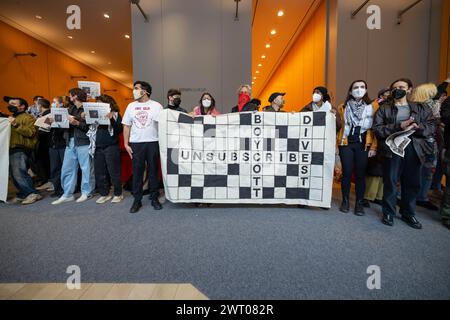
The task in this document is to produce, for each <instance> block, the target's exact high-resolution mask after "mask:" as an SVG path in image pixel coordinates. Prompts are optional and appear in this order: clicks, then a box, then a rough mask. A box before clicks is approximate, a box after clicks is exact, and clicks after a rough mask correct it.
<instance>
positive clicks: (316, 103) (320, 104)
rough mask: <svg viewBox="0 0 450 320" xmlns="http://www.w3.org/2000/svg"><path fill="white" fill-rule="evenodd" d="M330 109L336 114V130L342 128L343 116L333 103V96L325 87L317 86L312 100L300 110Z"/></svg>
mask: <svg viewBox="0 0 450 320" xmlns="http://www.w3.org/2000/svg"><path fill="white" fill-rule="evenodd" d="M317 111H330V112H332V113H334V114H335V115H336V132H339V130H341V117H340V116H339V115H338V114H337V110H336V108H334V107H333V106H332V105H331V97H330V95H329V94H328V89H327V88H325V87H316V88H314V90H313V96H312V101H311V102H310V103H308V104H307V105H306V106H304V107H303V109H302V110H300V112H317Z"/></svg>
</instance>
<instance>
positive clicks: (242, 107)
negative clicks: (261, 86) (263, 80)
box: [231, 84, 261, 113]
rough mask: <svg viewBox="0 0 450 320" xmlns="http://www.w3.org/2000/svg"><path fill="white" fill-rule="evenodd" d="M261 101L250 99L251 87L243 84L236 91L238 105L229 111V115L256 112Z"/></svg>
mask: <svg viewBox="0 0 450 320" xmlns="http://www.w3.org/2000/svg"><path fill="white" fill-rule="evenodd" d="M260 105H261V100H258V99H252V87H251V86H249V85H248V84H243V85H241V86H240V87H239V89H238V104H237V106H235V107H233V108H232V109H231V113H236V112H252V111H258V109H259V106H260Z"/></svg>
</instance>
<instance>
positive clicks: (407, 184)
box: [383, 142, 421, 216]
mask: <svg viewBox="0 0 450 320" xmlns="http://www.w3.org/2000/svg"><path fill="white" fill-rule="evenodd" d="M420 166H421V163H420V159H419V157H418V156H417V153H416V151H415V150H414V146H413V144H412V142H411V143H410V144H409V145H408V146H407V147H406V150H405V157H404V158H402V157H399V156H397V155H395V154H394V155H392V158H386V162H385V165H384V177H383V179H384V190H383V193H384V195H383V214H384V215H388V214H390V215H393V216H395V213H396V211H397V210H396V204H397V183H398V181H399V180H400V185H401V189H402V199H401V205H400V213H401V214H402V215H404V216H414V215H415V212H416V198H417V193H418V192H419V189H420Z"/></svg>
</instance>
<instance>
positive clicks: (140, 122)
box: [122, 81, 163, 213]
mask: <svg viewBox="0 0 450 320" xmlns="http://www.w3.org/2000/svg"><path fill="white" fill-rule="evenodd" d="M151 94H152V87H151V85H150V84H149V83H147V82H145V81H136V82H135V83H134V90H133V96H134V100H135V101H134V102H132V103H130V104H129V105H128V107H127V109H126V111H125V114H124V116H123V120H122V124H123V125H124V127H123V137H124V144H125V149H126V150H127V152H128V154H129V155H130V157H131V159H132V161H133V196H134V202H133V205H132V206H131V208H130V213H136V212H138V211H139V209H140V208H141V207H142V197H143V181H144V172H145V168H146V166H147V169H148V178H149V191H150V200H151V204H152V206H153V208H154V209H155V210H161V209H162V205H161V203H160V202H159V200H158V196H159V181H158V165H159V144H158V140H159V136H158V121H159V113H160V112H161V110H163V107H162V105H161V104H159V103H158V102H156V101H153V100H151V99H150V97H151Z"/></svg>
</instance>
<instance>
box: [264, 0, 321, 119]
mask: <svg viewBox="0 0 450 320" xmlns="http://www.w3.org/2000/svg"><path fill="white" fill-rule="evenodd" d="M325 41H326V4H325V1H323V2H322V4H321V5H320V6H319V7H318V8H317V10H316V12H314V14H313V15H312V17H311V18H310V20H309V21H308V23H307V24H306V26H305V27H304V29H303V31H302V32H301V33H300V35H299V36H298V38H297V39H296V40H295V43H294V44H293V46H292V47H291V49H290V50H289V52H288V53H287V54H286V56H285V57H284V59H283V61H281V63H280V64H279V66H278V67H277V69H276V71H275V72H274V73H273V75H272V77H271V78H270V79H269V80H268V81H267V83H266V85H265V87H264V89H263V90H262V91H261V94H260V95H259V97H258V98H259V99H261V101H262V106H266V105H268V98H269V96H270V94H271V93H272V92H286V96H285V99H286V106H285V108H284V109H285V110H286V111H299V110H300V109H301V108H303V106H305V105H306V104H307V103H309V102H310V101H311V99H312V91H313V89H314V87H316V86H323V85H324V84H325V67H326V66H325V54H326V53H325Z"/></svg>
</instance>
